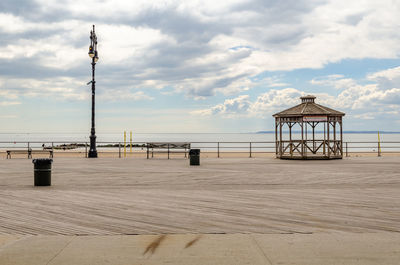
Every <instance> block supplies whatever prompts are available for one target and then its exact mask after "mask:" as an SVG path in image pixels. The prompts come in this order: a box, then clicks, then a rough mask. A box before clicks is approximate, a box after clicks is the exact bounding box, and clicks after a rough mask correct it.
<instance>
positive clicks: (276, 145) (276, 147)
mask: <svg viewBox="0 0 400 265" xmlns="http://www.w3.org/2000/svg"><path fill="white" fill-rule="evenodd" d="M275 155H276V156H278V118H275Z"/></svg>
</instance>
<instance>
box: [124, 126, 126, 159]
mask: <svg viewBox="0 0 400 265" xmlns="http://www.w3.org/2000/svg"><path fill="white" fill-rule="evenodd" d="M125 157H126V131H124V158H125Z"/></svg>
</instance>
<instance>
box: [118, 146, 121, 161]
mask: <svg viewBox="0 0 400 265" xmlns="http://www.w3.org/2000/svg"><path fill="white" fill-rule="evenodd" d="M118 156H119V158H121V143H118Z"/></svg>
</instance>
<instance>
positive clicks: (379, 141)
mask: <svg viewBox="0 0 400 265" xmlns="http://www.w3.org/2000/svg"><path fill="white" fill-rule="evenodd" d="M378 156H381V137H380V136H379V131H378Z"/></svg>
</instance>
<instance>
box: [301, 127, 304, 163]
mask: <svg viewBox="0 0 400 265" xmlns="http://www.w3.org/2000/svg"><path fill="white" fill-rule="evenodd" d="M303 126H304V122H303V121H301V157H304V137H303V134H304V129H303Z"/></svg>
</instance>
